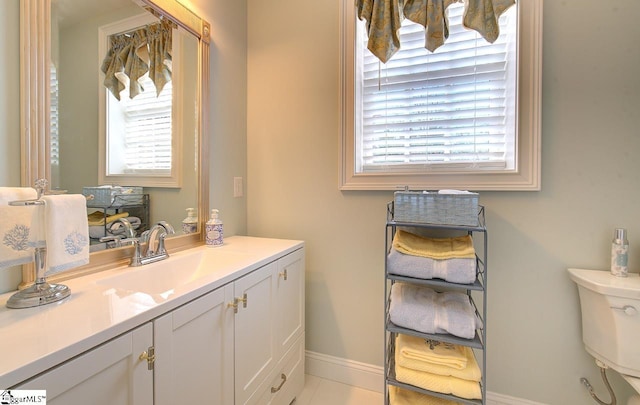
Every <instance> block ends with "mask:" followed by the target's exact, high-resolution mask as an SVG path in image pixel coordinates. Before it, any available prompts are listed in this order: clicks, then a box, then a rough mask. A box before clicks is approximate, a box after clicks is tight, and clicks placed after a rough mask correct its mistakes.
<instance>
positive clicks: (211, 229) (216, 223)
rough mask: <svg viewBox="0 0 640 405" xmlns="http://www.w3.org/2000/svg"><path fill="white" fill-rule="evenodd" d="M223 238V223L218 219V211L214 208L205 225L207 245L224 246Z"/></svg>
mask: <svg viewBox="0 0 640 405" xmlns="http://www.w3.org/2000/svg"><path fill="white" fill-rule="evenodd" d="M223 237H224V234H223V230H222V221H221V220H220V219H219V218H218V210H217V209H215V208H214V209H212V210H211V218H209V220H208V221H207V223H206V225H205V243H206V245H207V246H211V247H215V246H222V244H223Z"/></svg>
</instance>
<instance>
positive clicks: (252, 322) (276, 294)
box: [235, 250, 305, 405]
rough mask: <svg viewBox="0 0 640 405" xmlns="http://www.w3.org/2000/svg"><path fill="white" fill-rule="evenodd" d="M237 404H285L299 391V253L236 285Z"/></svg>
mask: <svg viewBox="0 0 640 405" xmlns="http://www.w3.org/2000/svg"><path fill="white" fill-rule="evenodd" d="M235 294H236V297H237V298H238V299H239V302H240V301H241V300H243V299H244V298H245V294H246V307H245V305H244V304H245V303H244V302H242V303H241V305H239V306H238V313H237V314H236V318H235V322H236V324H235V344H236V347H235V350H236V361H235V376H236V404H238V405H239V404H243V405H244V404H251V405H254V404H260V405H263V404H278V405H288V404H290V403H291V401H293V399H294V398H295V396H296V395H297V394H299V393H300V392H301V391H302V388H303V387H304V325H305V323H304V251H303V250H298V251H295V252H293V253H291V254H289V255H287V256H284V257H283V258H281V259H279V260H278V261H277V262H274V263H272V264H270V265H269V266H265V267H263V268H262V269H260V270H257V271H256V272H254V273H252V274H249V275H247V276H245V277H243V278H242V279H240V280H238V281H237V282H236V283H235Z"/></svg>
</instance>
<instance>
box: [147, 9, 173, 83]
mask: <svg viewBox="0 0 640 405" xmlns="http://www.w3.org/2000/svg"><path fill="white" fill-rule="evenodd" d="M172 32H173V31H172V23H171V22H170V21H167V20H162V22H161V23H160V24H151V25H149V26H148V27H147V37H148V42H149V61H150V62H149V77H150V78H151V80H152V81H153V83H154V84H155V86H156V93H157V95H160V92H161V91H162V88H163V87H164V85H165V84H166V83H167V82H169V81H170V80H171V42H172Z"/></svg>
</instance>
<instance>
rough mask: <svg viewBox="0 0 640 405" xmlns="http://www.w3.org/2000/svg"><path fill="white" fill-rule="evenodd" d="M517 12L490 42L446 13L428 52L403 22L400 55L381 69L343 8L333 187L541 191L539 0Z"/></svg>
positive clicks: (458, 11) (452, 10)
mask: <svg viewBox="0 0 640 405" xmlns="http://www.w3.org/2000/svg"><path fill="white" fill-rule="evenodd" d="M518 5H519V8H516V7H515V6H514V7H512V8H511V9H510V10H508V11H507V12H506V13H505V14H504V15H503V16H502V18H501V21H500V22H501V35H500V38H499V39H498V40H497V41H496V42H495V43H494V44H490V43H488V42H486V41H485V40H484V39H483V38H482V37H481V36H480V35H479V34H477V33H476V32H475V31H471V30H467V29H465V28H463V27H462V22H461V21H462V13H463V11H464V6H463V5H462V4H454V5H452V6H450V7H449V8H448V15H449V23H450V36H449V38H448V39H447V40H446V41H445V44H444V45H443V46H441V47H440V48H438V49H437V50H436V52H434V53H431V52H429V51H427V50H426V49H424V28H423V27H422V26H420V25H417V24H414V23H412V22H410V21H405V22H403V27H402V29H401V30H400V37H401V49H400V51H398V53H396V54H395V55H394V56H393V57H392V58H391V60H389V61H388V62H387V63H386V64H382V63H379V62H378V60H377V59H376V58H375V57H374V56H373V55H371V53H370V52H369V51H368V50H367V49H366V35H365V34H364V33H363V32H362V31H364V29H358V27H357V25H360V24H362V25H361V27H364V23H363V22H360V21H358V22H357V17H356V16H355V13H354V10H353V2H352V1H349V0H345V2H344V9H343V15H342V17H343V31H342V33H341V34H342V40H343V60H342V68H343V71H342V87H343V97H342V108H341V111H342V114H343V116H342V125H343V128H342V142H341V154H342V166H341V173H340V182H341V189H343V190H358V189H362V190H393V189H398V188H404V187H405V186H408V187H409V188H411V189H438V188H463V189H470V190H539V188H540V173H539V171H540V167H539V161H540V134H539V132H540V72H541V60H540V57H541V49H540V47H541V35H540V31H541V13H542V10H541V1H538V0H536V1H529V2H518ZM356 22H357V23H356Z"/></svg>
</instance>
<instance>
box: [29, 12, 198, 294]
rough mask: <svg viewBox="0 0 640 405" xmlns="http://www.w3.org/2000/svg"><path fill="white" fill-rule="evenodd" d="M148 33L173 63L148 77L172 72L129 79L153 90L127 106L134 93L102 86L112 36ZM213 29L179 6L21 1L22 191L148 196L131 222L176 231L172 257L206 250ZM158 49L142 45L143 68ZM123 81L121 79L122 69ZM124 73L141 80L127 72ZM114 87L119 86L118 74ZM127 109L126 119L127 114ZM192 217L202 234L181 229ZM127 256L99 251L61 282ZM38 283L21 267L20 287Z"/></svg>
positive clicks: (121, 252) (123, 252)
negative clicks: (41, 181) (159, 31)
mask: <svg viewBox="0 0 640 405" xmlns="http://www.w3.org/2000/svg"><path fill="white" fill-rule="evenodd" d="M152 26H153V27H155V26H162V27H167V26H168V27H169V28H168V30H169V31H170V33H171V37H172V39H171V52H169V53H170V55H171V57H170V58H165V66H164V69H163V68H162V67H160V68H158V69H149V70H151V71H155V72H159V71H160V72H161V73H162V71H163V70H164V71H167V70H168V71H169V72H170V73H169V79H168V80H166V78H165V80H164V82H165V83H163V84H161V85H159V86H156V85H157V83H158V82H159V81H160V80H159V79H156V80H153V79H149V78H148V77H145V78H141V79H140V80H135V81H132V82H134V83H135V82H142V86H131V87H143V88H146V91H144V94H143V92H140V91H136V92H135V93H136V94H135V95H134V96H133V97H132V94H133V93H134V92H133V91H130V89H129V87H127V88H126V89H125V90H123V91H122V92H120V93H119V95H120V100H116V98H115V96H114V94H116V93H117V92H116V91H110V90H109V89H108V88H107V87H109V86H105V77H107V76H109V74H110V73H109V72H105V69H104V66H106V62H105V60H106V59H108V58H107V56H108V54H109V51H110V49H111V48H110V46H111V44H112V38H114V37H115V36H116V35H119V36H121V37H126V38H129V37H133V36H134V34H136V35H137V30H140V29H143V28H144V29H148V28H149V27H152ZM153 27H152V28H153ZM209 27H210V26H209V24H208V22H206V21H205V20H203V19H202V18H200V17H199V16H197V15H195V14H194V13H193V12H191V11H190V10H189V9H187V8H186V7H184V6H183V5H182V4H180V3H179V2H178V1H176V0H22V1H21V41H22V43H23V45H22V49H23V50H24V51H23V54H22V61H21V70H22V72H21V90H22V95H21V98H22V100H21V103H22V117H21V121H22V154H23V156H22V162H23V163H22V173H21V179H22V183H23V185H24V186H32V185H33V182H34V180H35V179H37V178H47V179H49V182H50V189H51V190H52V191H55V190H66V191H67V192H69V193H82V192H83V188H84V187H97V186H103V185H119V186H125V187H129V186H131V187H132V188H133V189H134V190H136V192H138V190H142V193H143V194H144V195H146V196H147V197H145V199H144V200H140V201H144V204H143V205H145V209H144V210H143V211H137V212H142V214H138V213H136V215H138V216H143V215H145V214H146V215H148V217H147V218H146V219H145V218H143V221H145V220H146V221H147V222H148V225H149V226H150V225H152V224H154V223H156V222H158V221H160V220H164V221H167V222H169V223H170V224H172V225H173V226H174V227H175V229H176V235H174V236H173V237H171V238H170V239H169V240H167V246H168V248H169V249H174V250H179V249H183V248H187V247H190V246H193V245H194V244H197V243H199V242H200V241H201V240H202V226H201V224H202V223H203V221H202V218H205V217H206V212H207V202H206V200H205V198H206V196H208V186H207V184H208V179H207V177H208V167H207V165H206V161H207V159H206V158H205V153H206V152H207V145H206V139H205V137H203V136H202V134H203V133H204V132H205V131H206V120H205V119H204V118H203V117H204V115H203V112H204V111H206V110H207V95H208V93H207V92H208V76H209ZM144 32H150V31H148V30H147V31H144ZM145 35H146V34H145ZM149 35H150V34H149ZM145 41H146V37H145ZM145 43H146V42H145ZM149 43H151V40H150V39H149ZM134 48H135V49H136V51H135V54H136V55H140V52H141V49H142V47H141V46H140V45H139V43H136V45H135V47H134ZM155 48H157V44H154V45H149V47H147V48H145V49H147V54H146V55H145V56H146V57H145V58H142V60H144V61H146V62H149V61H152V60H153V57H152V56H151V57H150V55H149V54H150V53H153V51H149V49H155ZM161 53H162V52H161ZM161 60H162V59H161ZM166 60H170V62H169V63H166ZM125 62H126V61H125ZM151 64H152V65H153V62H151ZM157 66H158V64H156V67H157ZM167 67H168V68H167ZM116 70H118V69H116ZM134 70H135V69H134ZM118 72H119V74H120V75H121V74H122V69H119V70H118ZM125 72H126V75H127V76H129V75H130V76H134V75H133V74H129V73H130V72H129V71H128V70H126V69H125ZM161 73H158V74H157V75H156V76H161ZM111 76H113V75H111ZM147 76H150V75H149V74H147ZM118 79H120V82H122V81H123V80H122V77H121V76H118ZM124 79H125V80H127V79H128V77H126V78H124ZM143 80H146V81H144V82H143ZM149 80H151V83H149ZM111 88H113V86H111ZM157 89H161V91H157ZM149 93H151V94H150V95H149ZM145 94H147V95H148V96H145ZM167 94H168V96H166V95H167ZM141 95H143V96H144V97H146V99H145V98H144V97H141ZM131 100H133V101H134V102H131ZM120 101H122V102H120ZM129 102H131V104H134V105H133V107H130V106H129V105H128V104H127V103H129ZM162 108H163V109H164V111H165V113H164V114H165V118H166V117H167V116H168V117H169V122H168V123H167V122H166V120H165V121H163V122H161V123H160V124H158V123H156V122H154V123H153V125H151V126H148V127H146V128H143V129H139V128H140V125H141V124H140V122H139V121H134V122H133V124H130V123H129V122H127V123H124V122H121V121H120V120H121V118H120V117H124V116H125V115H126V116H127V117H130V116H132V115H137V116H139V117H142V118H140V120H141V121H145V122H146V121H149V117H152V118H155V117H158V116H160V115H161V114H160V113H158V111H159V110H160V109H162ZM125 109H127V111H126V112H123V111H121V110H125ZM118 114H120V115H118ZM114 116H115V117H116V118H113V117H114ZM161 118H162V117H161ZM122 119H123V120H124V118H122ZM127 119H129V118H127ZM160 121H162V119H161V120H160ZM125 125H130V126H132V127H135V128H138V129H134V130H132V131H133V132H134V135H135V136H134V137H133V138H136V137H137V141H131V138H129V139H127V140H125V139H124V138H123V134H124V133H128V131H129V130H128V129H126V128H125ZM163 125H164V127H163ZM135 131H138V132H137V133H136V132H135ZM161 133H164V137H161V136H160V134H161ZM132 142H133V147H131V146H130V145H131V144H132ZM135 142H137V144H136V143H135ZM126 145H129V146H126ZM127 147H129V148H130V150H129V151H128V152H127V151H126V150H125V149H126V148H127ZM131 148H138V149H131ZM140 148H142V149H140ZM144 148H147V149H144ZM131 150H133V153H131ZM149 151H151V152H149ZM149 154H152V155H155V156H156V161H155V163H154V162H152V163H151V164H149V163H148V162H149V158H148V155H149ZM125 155H127V156H129V157H126V156H125ZM132 156H133V158H132ZM127 159H128V162H126V163H123V162H124V161H125V160H127ZM158 161H159V162H160V163H158ZM116 167H117V169H116ZM140 187H141V189H140ZM134 201H136V202H137V201H138V200H137V199H134ZM90 205H94V206H95V205H97V206H98V207H99V208H96V209H95V210H97V211H101V212H108V213H109V214H113V213H118V212H120V213H121V212H122V211H123V209H120V210H113V209H112V208H111V209H110V210H109V211H105V209H106V207H103V206H102V204H90ZM115 205H118V204H115ZM134 205H135V204H134ZM134 208H136V207H134ZM138 208H139V207H138ZM187 208H196V210H197V213H198V218H199V224H200V226H199V228H198V229H199V232H198V233H196V234H191V235H184V234H182V232H181V221H182V220H183V219H184V218H185V217H186V215H187V212H186V209H187ZM91 211H92V209H89V213H91ZM96 247H98V248H100V246H96ZM94 250H96V249H94ZM130 251H131V248H130V247H123V248H115V249H108V250H104V251H96V252H94V253H92V254H91V263H90V264H89V265H88V266H85V267H83V268H81V269H75V270H72V271H70V272H68V273H63V274H61V275H60V276H56V277H60V278H61V279H62V278H69V277H73V276H77V275H78V274H82V273H85V272H90V271H97V270H100V269H102V268H105V267H109V266H112V265H114V264H117V263H120V262H125V261H126V260H127V258H128V257H129V256H130V253H131V252H130ZM170 251H171V250H170ZM31 277H32V276H31V275H30V272H29V271H28V270H25V271H24V272H23V283H26V282H29V281H31Z"/></svg>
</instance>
